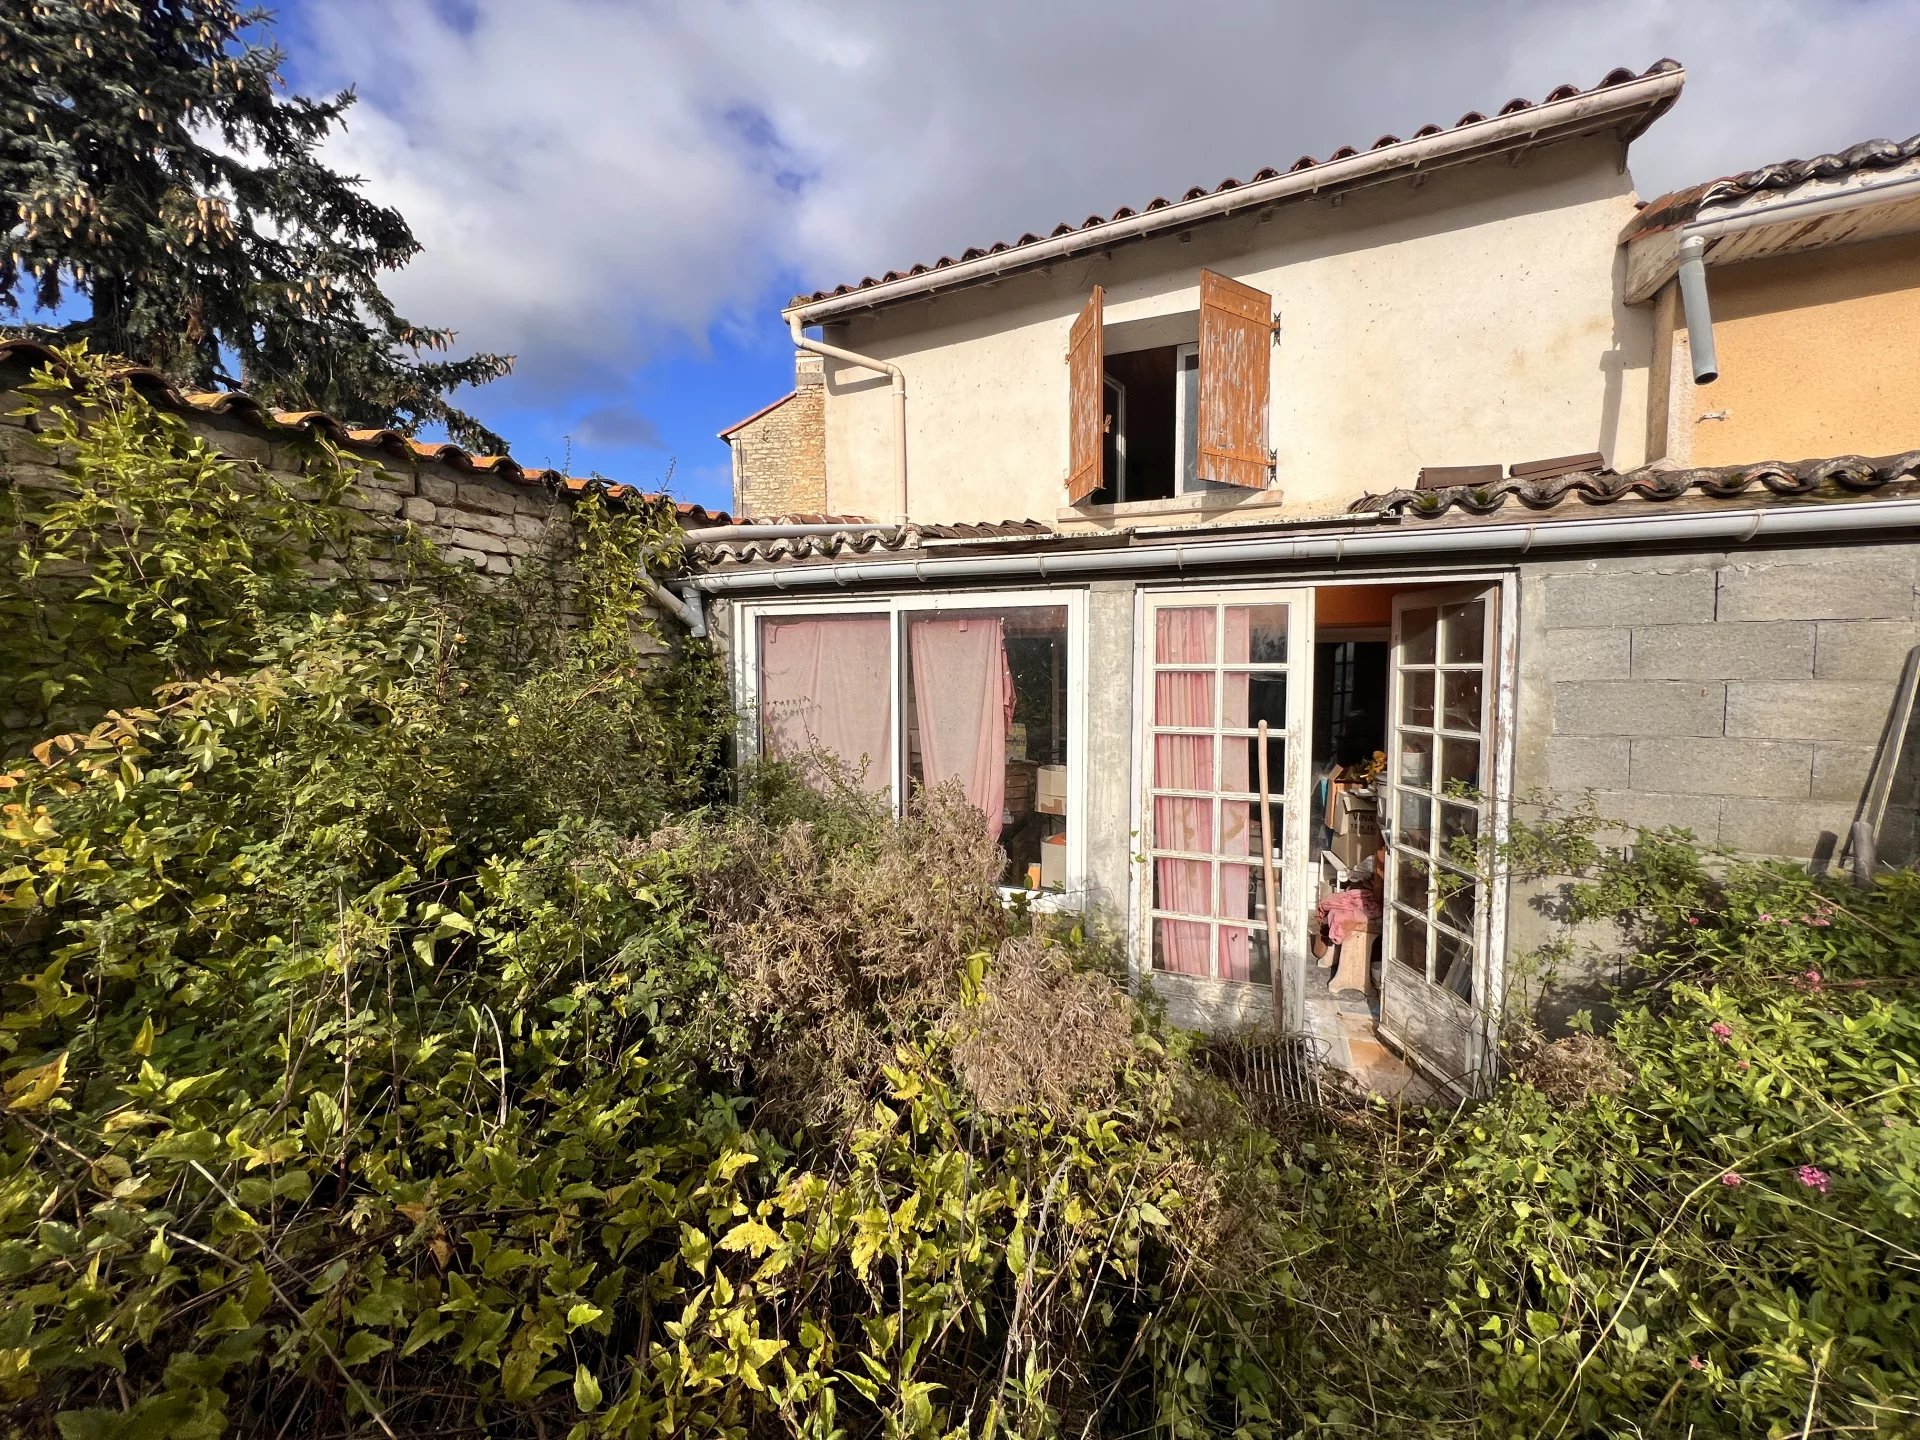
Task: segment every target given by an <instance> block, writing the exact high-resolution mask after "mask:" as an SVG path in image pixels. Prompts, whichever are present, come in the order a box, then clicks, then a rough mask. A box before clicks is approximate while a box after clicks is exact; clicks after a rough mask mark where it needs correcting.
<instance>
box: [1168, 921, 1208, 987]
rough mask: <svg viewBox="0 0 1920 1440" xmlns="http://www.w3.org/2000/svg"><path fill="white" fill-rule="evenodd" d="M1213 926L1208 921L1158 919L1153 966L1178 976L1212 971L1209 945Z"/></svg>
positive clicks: (1203, 973)
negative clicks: (1208, 953) (1208, 954)
mask: <svg viewBox="0 0 1920 1440" xmlns="http://www.w3.org/2000/svg"><path fill="white" fill-rule="evenodd" d="M1212 929H1213V927H1212V926H1211V925H1208V924H1207V923H1206V921H1204V920H1155V921H1154V922H1153V968H1154V969H1156V970H1165V971H1168V972H1170V973H1172V974H1175V975H1205V974H1207V973H1209V971H1210V969H1211V968H1212V967H1210V966H1209V965H1208V964H1207V947H1208V944H1209V943H1210V942H1211V941H1212V939H1213V936H1212V934H1211V933H1210V932H1211V931H1212Z"/></svg>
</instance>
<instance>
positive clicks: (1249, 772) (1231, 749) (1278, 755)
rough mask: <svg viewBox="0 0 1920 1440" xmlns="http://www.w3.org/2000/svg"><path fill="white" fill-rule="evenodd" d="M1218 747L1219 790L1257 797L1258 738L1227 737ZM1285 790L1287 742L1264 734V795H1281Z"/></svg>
mask: <svg viewBox="0 0 1920 1440" xmlns="http://www.w3.org/2000/svg"><path fill="white" fill-rule="evenodd" d="M1220 743H1221V744H1222V745H1223V746H1225V747H1226V748H1225V750H1224V751H1223V752H1222V754H1221V771H1220V788H1221V789H1222V790H1223V791H1238V792H1240V793H1242V794H1246V795H1258V794H1259V793H1260V737H1259V736H1258V735H1229V736H1226V737H1224V738H1223V739H1222V740H1221V741H1220ZM1286 789H1287V738H1286V736H1284V735H1276V734H1274V733H1273V732H1272V731H1271V730H1269V731H1268V732H1267V794H1269V795H1273V796H1279V795H1284V794H1285V793H1286Z"/></svg>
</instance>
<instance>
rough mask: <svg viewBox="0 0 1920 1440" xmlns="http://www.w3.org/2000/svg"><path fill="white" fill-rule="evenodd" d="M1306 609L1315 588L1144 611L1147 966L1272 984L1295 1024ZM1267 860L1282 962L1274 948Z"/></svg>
mask: <svg viewBox="0 0 1920 1440" xmlns="http://www.w3.org/2000/svg"><path fill="white" fill-rule="evenodd" d="M1312 603H1313V593H1312V591H1310V590H1259V591H1213V592H1185V593H1180V594H1170V595H1162V596H1153V597H1151V598H1149V600H1148V601H1147V606H1146V616H1145V620H1146V632H1147V635H1148V637H1149V640H1148V643H1149V645H1150V647H1151V648H1150V651H1149V655H1148V660H1147V664H1146V667H1145V673H1144V675H1143V677H1142V678H1143V680H1144V687H1145V694H1144V696H1143V697H1142V700H1143V703H1142V706H1141V709H1142V719H1143V725H1144V733H1143V735H1142V740H1143V747H1142V769H1143V773H1144V778H1145V793H1144V796H1143V802H1144V803H1143V806H1142V811H1143V813H1142V817H1141V823H1142V831H1143V837H1144V843H1143V844H1142V847H1141V852H1142V857H1143V859H1144V862H1145V864H1144V873H1143V876H1142V892H1143V900H1144V918H1145V921H1146V923H1145V925H1144V927H1143V929H1144V931H1145V935H1144V939H1145V941H1146V946H1147V948H1148V951H1149V954H1150V956H1151V964H1152V966H1153V968H1154V969H1155V970H1156V971H1159V972H1162V973H1164V974H1168V975H1179V976H1189V977H1192V978H1194V979H1196V980H1204V981H1212V982H1223V983H1227V984H1241V985H1248V986H1260V987H1265V986H1271V985H1273V984H1274V983H1275V981H1276V979H1278V981H1279V991H1278V993H1279V995H1280V996H1281V997H1282V1002H1281V1003H1280V1004H1278V1005H1275V1006H1274V1010H1275V1015H1276V1018H1277V1019H1279V1020H1280V1021H1281V1023H1282V1024H1285V1025H1289V1026H1295V1025H1297V1024H1298V1023H1299V1000H1300V987H1301V984H1302V982H1303V980H1304V968H1303V967H1304V958H1303V955H1304V952H1303V951H1302V950H1301V947H1300V945H1299V943H1298V937H1299V935H1300V933H1301V930H1302V926H1301V924H1300V923H1298V922H1296V921H1294V920H1293V919H1291V918H1290V917H1293V916H1295V915H1297V914H1298V913H1299V907H1300V905H1301V903H1302V899H1303V894H1304V888H1303V887H1304V885H1305V880H1304V878H1303V876H1304V871H1305V863H1304V861H1305V855H1306V839H1307V832H1306V824H1307V810H1308V804H1307V794H1306V789H1307V778H1306V766H1307V763H1308V754H1307V752H1308V750H1309V748H1310V747H1309V745H1308V743H1307V725H1308V717H1309V716H1310V715H1311V709H1310V697H1309V696H1308V694H1307V690H1308V688H1309V686H1310V684H1311V679H1312V647H1311V645H1310V644H1309V640H1310V637H1311V635H1312V630H1311V625H1312V614H1311V610H1312ZM1302 658H1304V659H1305V660H1306V668H1305V669H1304V670H1302V671H1300V673H1299V674H1298V675H1296V674H1295V673H1294V667H1295V665H1296V663H1297V662H1298V661H1299V660H1300V659H1302ZM1262 721H1264V722H1265V723H1266V726H1267V731H1266V733H1267V743H1266V767H1265V773H1266V796H1267V799H1266V804H1265V806H1264V807H1263V805H1262V802H1261V768H1262V767H1261V754H1260V729H1259V727H1260V724H1261V722H1262ZM1263 809H1264V812H1265V815H1266V816H1270V817H1271V829H1270V830H1269V829H1268V826H1267V823H1266V819H1265V818H1264V817H1263ZM1266 856H1270V857H1271V860H1272V866H1273V870H1272V876H1273V883H1274V887H1275V895H1276V904H1275V906H1274V910H1275V914H1274V917H1273V918H1274V920H1275V925H1276V928H1277V932H1278V935H1279V936H1280V937H1281V946H1282V954H1280V955H1278V956H1275V955H1272V954H1269V949H1268V934H1269V927H1268V913H1267V908H1268V907H1267V899H1266V881H1267V867H1266V863H1265V859H1264V858H1263V857H1266ZM1271 1000H1272V997H1271V996H1269V997H1268V1001H1269V1003H1271Z"/></svg>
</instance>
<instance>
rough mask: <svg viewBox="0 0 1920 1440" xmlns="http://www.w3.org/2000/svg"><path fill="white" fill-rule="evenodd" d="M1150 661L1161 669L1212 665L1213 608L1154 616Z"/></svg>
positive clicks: (1165, 612)
mask: <svg viewBox="0 0 1920 1440" xmlns="http://www.w3.org/2000/svg"><path fill="white" fill-rule="evenodd" d="M1153 623H1154V641H1153V658H1154V661H1155V663H1156V664H1160V665H1211V664H1213V607H1212V606H1211V605H1208V606H1206V607H1204V608H1196V609H1180V610H1157V611H1155V612H1154V622H1153Z"/></svg>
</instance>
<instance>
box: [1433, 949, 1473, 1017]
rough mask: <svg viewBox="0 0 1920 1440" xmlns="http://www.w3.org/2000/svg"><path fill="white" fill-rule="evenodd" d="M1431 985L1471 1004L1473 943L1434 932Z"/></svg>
mask: <svg viewBox="0 0 1920 1440" xmlns="http://www.w3.org/2000/svg"><path fill="white" fill-rule="evenodd" d="M1433 983H1434V984H1436V985H1438V986H1439V987H1440V988H1441V989H1442V990H1446V991H1448V992H1450V993H1451V994H1454V995H1458V996H1459V997H1460V998H1461V999H1462V1000H1464V1001H1466V1002H1467V1003H1468V1004H1469V1005H1471V1004H1472V1003H1473V942H1472V941H1470V940H1462V939H1460V938H1459V937H1458V936H1456V935H1449V934H1447V932H1446V931H1444V930H1436V931H1435V932H1434V935H1433Z"/></svg>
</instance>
